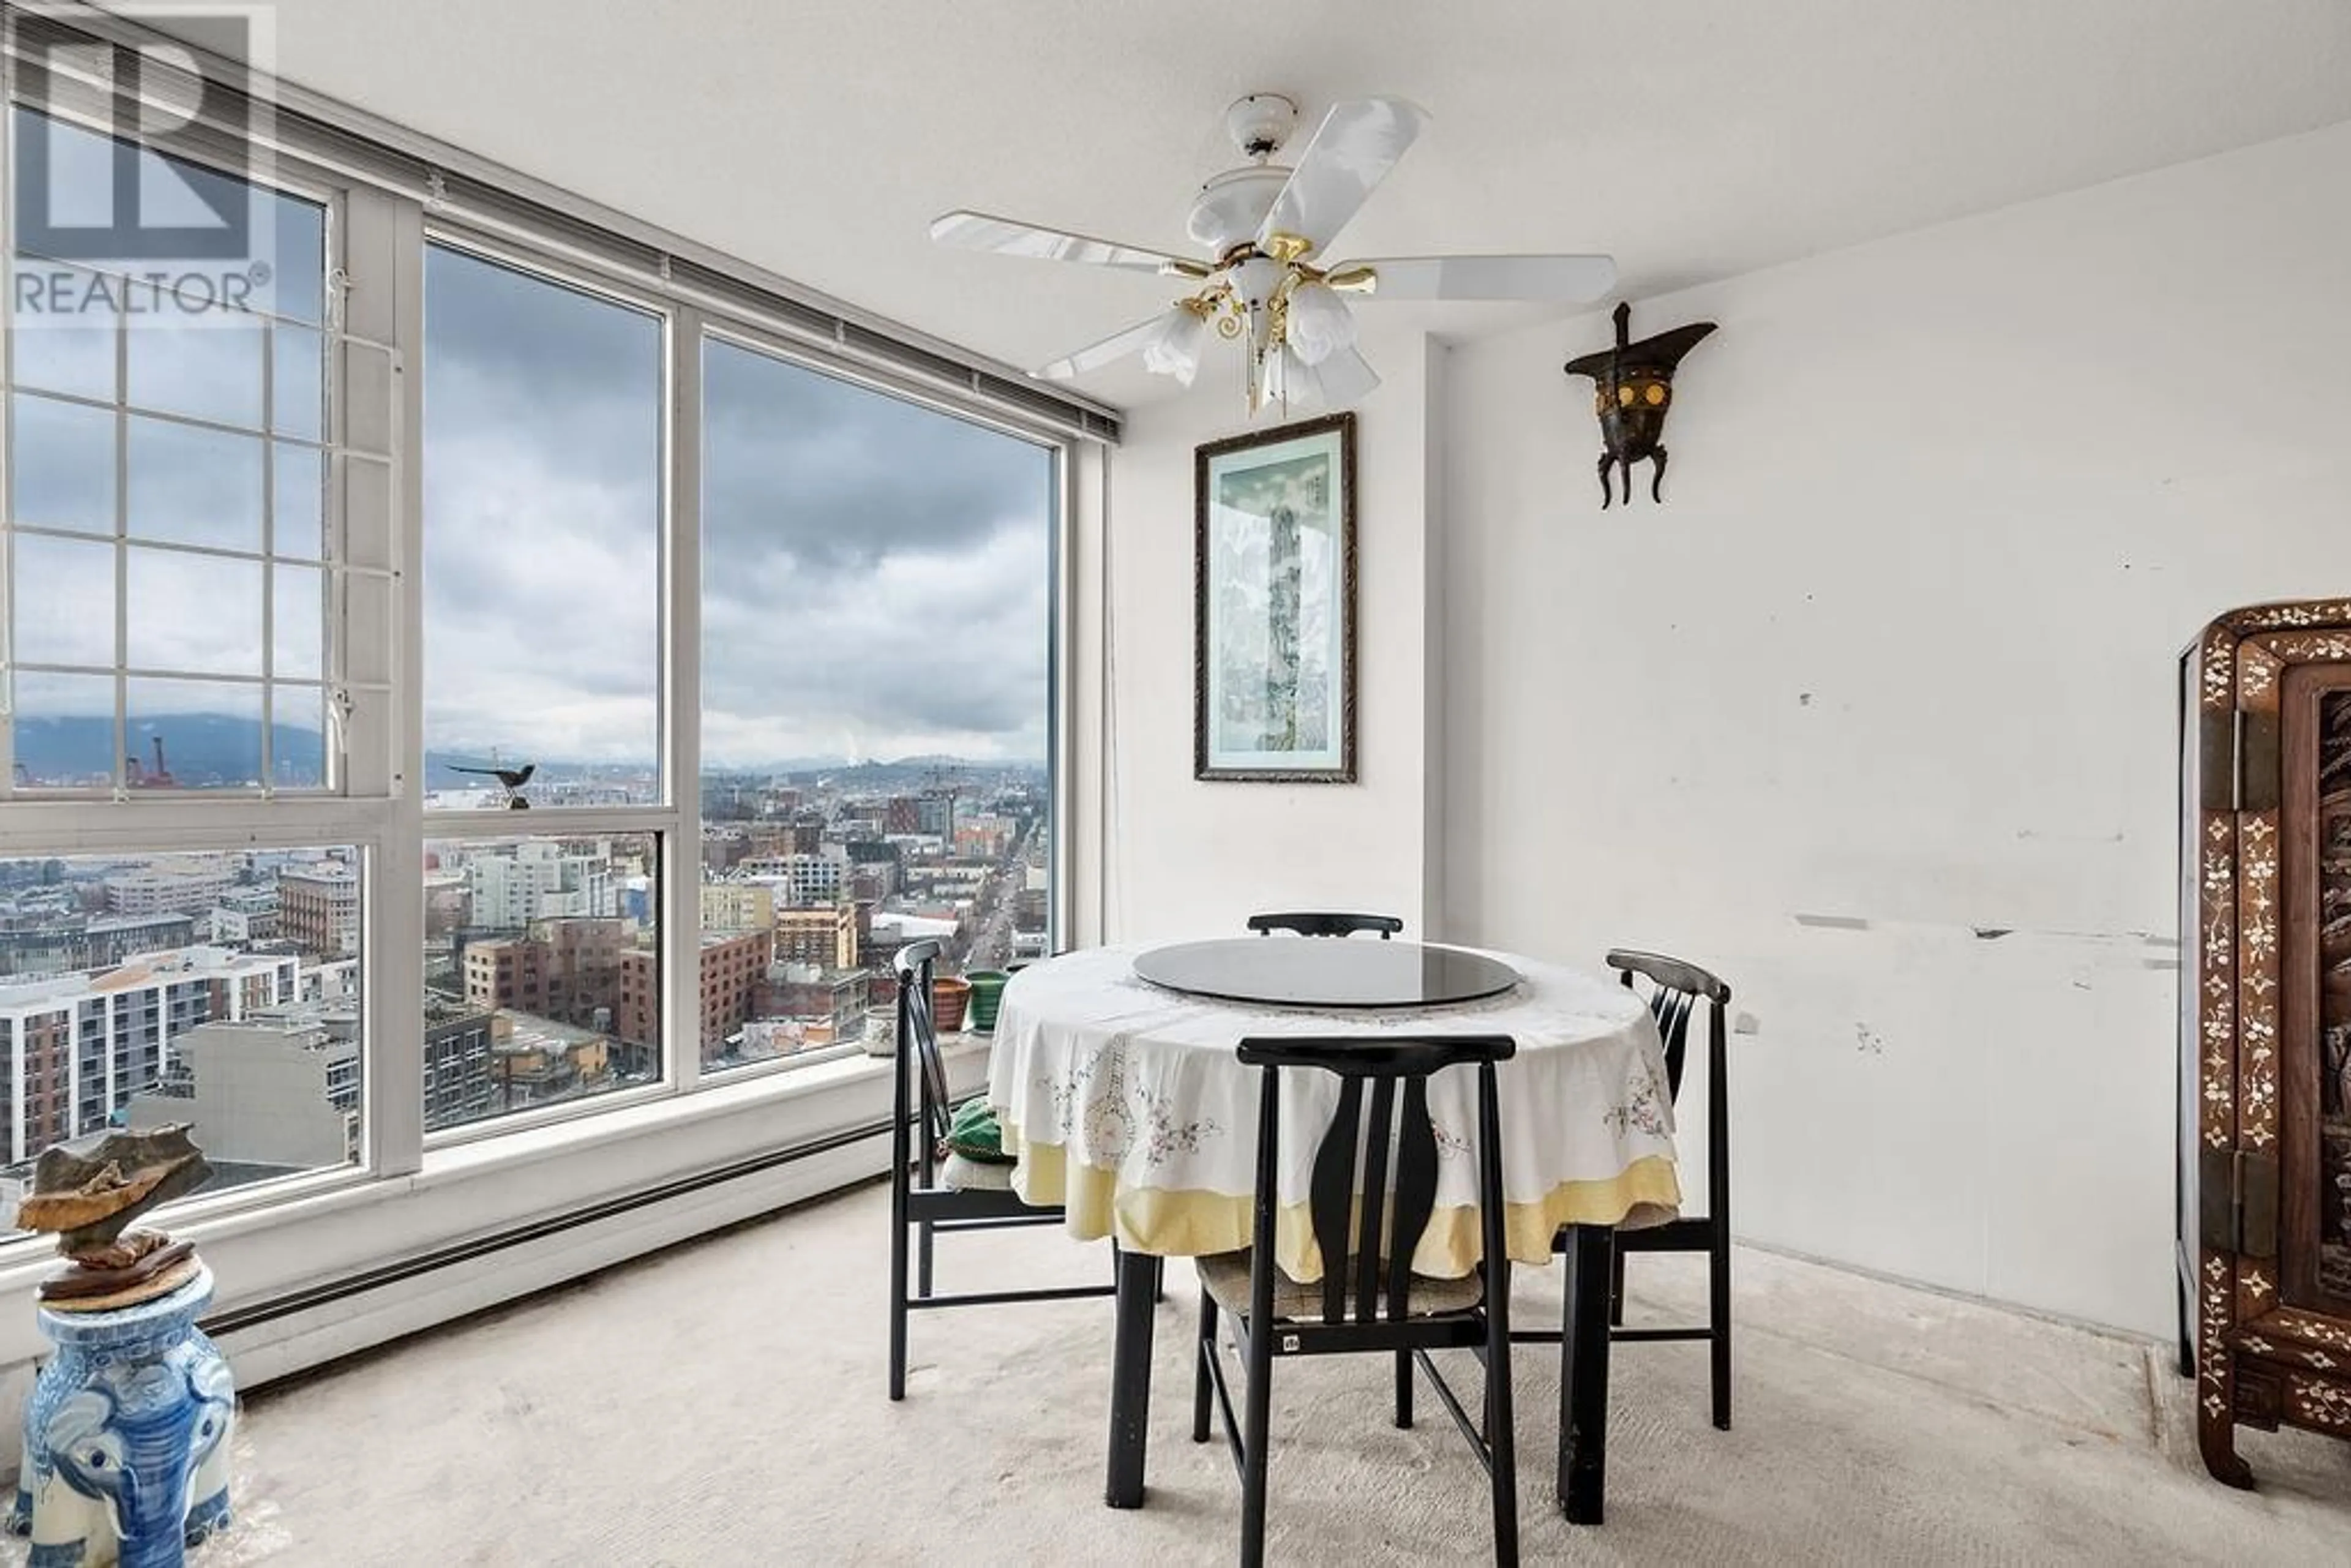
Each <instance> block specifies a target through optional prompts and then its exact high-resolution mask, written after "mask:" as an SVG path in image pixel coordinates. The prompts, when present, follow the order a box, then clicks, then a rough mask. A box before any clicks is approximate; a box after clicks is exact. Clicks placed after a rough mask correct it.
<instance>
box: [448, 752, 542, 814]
mask: <svg viewBox="0 0 2351 1568" xmlns="http://www.w3.org/2000/svg"><path fill="white" fill-rule="evenodd" d="M449 771H450V772H452V773H478V774H480V775H481V776H482V777H483V778H485V779H496V780H497V781H498V782H499V783H501V784H503V785H505V786H506V790H507V810H509V811H528V810H530V802H529V801H528V800H524V799H523V795H522V787H523V786H524V785H526V784H528V783H529V782H530V776H531V775H532V774H534V773H536V772H538V763H536V762H526V763H524V764H523V765H522V766H521V767H519V768H460V767H458V766H457V765H456V764H455V763H451V764H450V765H449Z"/></svg>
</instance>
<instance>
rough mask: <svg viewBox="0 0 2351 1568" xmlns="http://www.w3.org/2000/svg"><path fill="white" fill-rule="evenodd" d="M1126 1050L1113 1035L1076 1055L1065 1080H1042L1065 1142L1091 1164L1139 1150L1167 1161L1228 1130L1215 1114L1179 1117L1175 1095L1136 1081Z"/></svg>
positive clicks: (1147, 1159)
mask: <svg viewBox="0 0 2351 1568" xmlns="http://www.w3.org/2000/svg"><path fill="white" fill-rule="evenodd" d="M1126 1056H1127V1051H1126V1041H1125V1040H1123V1039H1113V1040H1111V1041H1110V1042H1109V1043H1107V1044H1105V1045H1104V1046H1102V1049H1101V1050H1099V1051H1094V1052H1093V1053H1092V1054H1091V1055H1089V1056H1086V1057H1084V1058H1082V1059H1081V1060H1080V1061H1077V1062H1076V1063H1075V1064H1074V1065H1073V1067H1072V1068H1071V1072H1070V1075H1069V1077H1068V1078H1067V1079H1066V1080H1061V1079H1056V1078H1053V1077H1051V1076H1045V1077H1040V1078H1039V1079H1038V1080H1037V1087H1039V1088H1040V1089H1042V1090H1044V1091H1045V1092H1046V1094H1047V1095H1048V1096H1049V1097H1050V1099H1051V1101H1052V1104H1053V1122H1054V1124H1055V1125H1056V1126H1057V1127H1058V1128H1059V1129H1060V1130H1061V1141H1062V1143H1063V1144H1064V1145H1068V1144H1071V1143H1072V1142H1077V1143H1078V1144H1079V1146H1080V1147H1081V1149H1082V1150H1083V1152H1084V1155H1085V1157H1086V1158H1087V1162H1088V1163H1089V1164H1092V1165H1098V1166H1111V1165H1117V1164H1121V1163H1123V1162H1124V1160H1125V1159H1126V1158H1127V1156H1128V1155H1131V1154H1137V1153H1139V1154H1140V1155H1141V1156H1142V1158H1143V1162H1144V1164H1145V1165H1150V1166H1164V1165H1165V1164H1166V1163H1167V1162H1168V1161H1169V1160H1171V1159H1174V1158H1175V1156H1176V1155H1196V1154H1198V1153H1199V1152H1200V1145H1201V1143H1202V1141H1203V1140H1204V1139H1207V1138H1212V1137H1215V1136H1216V1135H1217V1134H1219V1133H1222V1132H1223V1131H1224V1128H1223V1127H1222V1126H1221V1125H1220V1124H1218V1123H1217V1121H1216V1120H1215V1119H1214V1118H1213V1117H1207V1116H1202V1117H1198V1118H1196V1119H1194V1120H1191V1121H1178V1120H1176V1117H1175V1100H1174V1097H1173V1096H1172V1095H1167V1094H1155V1093H1152V1092H1149V1091H1147V1090H1144V1089H1142V1088H1140V1087H1139V1086H1137V1085H1135V1084H1134V1082H1131V1080H1130V1078H1129V1075H1128V1072H1127V1061H1126ZM1138 1130H1139V1131H1140V1133H1141V1134H1142V1135H1141V1139H1140V1142H1139V1144H1138V1141H1137V1137H1136V1134H1137V1132H1138ZM1080 1134H1082V1139H1080V1136H1079V1135H1080Z"/></svg>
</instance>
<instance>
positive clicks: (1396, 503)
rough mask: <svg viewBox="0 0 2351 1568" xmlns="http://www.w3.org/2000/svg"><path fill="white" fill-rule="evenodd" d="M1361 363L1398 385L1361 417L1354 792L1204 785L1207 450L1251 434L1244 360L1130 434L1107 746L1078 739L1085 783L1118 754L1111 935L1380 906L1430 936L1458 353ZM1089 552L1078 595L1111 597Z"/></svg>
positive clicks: (1120, 469) (1386, 343) (1113, 485)
mask: <svg viewBox="0 0 2351 1568" xmlns="http://www.w3.org/2000/svg"><path fill="white" fill-rule="evenodd" d="M1364 351H1365V354H1366V356H1367V357H1368V358H1369V359H1370V360H1371V361H1372V362H1373V363H1374V365H1375V366H1376V367H1377V368H1378V370H1379V371H1380V373H1381V375H1382V376H1383V377H1384V382H1383V384H1382V385H1381V387H1380V388H1379V389H1378V390H1377V391H1376V392H1374V393H1373V394H1372V395H1371V396H1370V397H1369V398H1367V399H1365V400H1364V402H1363V403H1362V404H1361V405H1360V406H1359V407H1358V409H1357V411H1356V415H1357V432H1356V439H1357V446H1356V465H1357V488H1358V499H1357V519H1356V527H1357V535H1356V539H1357V550H1358V556H1359V563H1360V564H1359V566H1358V575H1357V581H1356V614H1357V622H1358V624H1357V635H1356V678H1357V681H1358V687H1357V692H1358V695H1357V732H1356V733H1357V740H1356V747H1357V749H1356V768H1357V778H1358V779H1359V782H1358V783H1356V784H1354V785H1352V786H1350V785H1333V784H1240V783H1232V782H1229V781H1227V782H1216V783H1204V782H1201V781H1199V780H1197V779H1194V778H1193V776H1192V763H1193V759H1192V712H1193V705H1192V670H1193V640H1194V632H1193V592H1192V586H1193V580H1194V578H1193V573H1194V561H1193V536H1194V513H1193V505H1192V499H1193V497H1192V481H1193V449H1194V447H1195V446H1196V445H1197V444H1201V443H1203V442H1208V441H1216V440H1220V439H1222V438H1224V437H1225V436H1228V435H1232V434H1238V433H1239V432H1240V431H1242V430H1245V429H1247V428H1249V425H1248V423H1247V422H1246V421H1244V420H1242V419H1240V418H1239V417H1238V414H1239V411H1240V389H1239V385H1238V378H1230V379H1228V378H1226V377H1224V376H1222V375H1220V374H1219V372H1220V371H1228V370H1230V369H1232V366H1231V364H1230V363H1229V362H1228V361H1225V360H1220V359H1217V358H1216V357H1215V356H1214V354H1213V352H1212V356H1211V361H1210V363H1209V364H1208V365H1207V367H1205V368H1204V370H1203V372H1202V379H1203V382H1209V383H1212V384H1207V385H1203V386H1202V387H1199V388H1196V389H1195V391H1194V392H1193V393H1192V394H1191V395H1190V396H1187V397H1184V398H1181V399H1177V400H1175V401H1173V402H1164V403H1159V404H1155V405H1151V406H1148V407H1146V408H1144V409H1142V410H1140V411H1138V412H1137V413H1135V414H1134V416H1133V417H1132V418H1131V419H1130V420H1129V421H1128V423H1127V427H1126V430H1127V436H1126V442H1125V444H1123V445H1122V446H1121V447H1120V448H1119V450H1118V451H1117V453H1116V454H1115V455H1114V457H1113V462H1112V465H1111V466H1112V474H1111V480H1110V488H1109V504H1108V507H1107V517H1108V519H1109V526H1108V533H1109V538H1108V544H1107V549H1108V550H1109V565H1110V588H1109V601H1110V612H1109V618H1108V619H1109V627H1110V633H1109V634H1110V643H1111V647H1112V650H1113V652H1112V655H1111V657H1112V660H1113V664H1112V668H1111V673H1110V681H1111V686H1112V703H1111V711H1110V715H1109V719H1108V724H1107V741H1106V743H1105V742H1104V741H1103V739H1102V730H1103V726H1102V724H1100V723H1099V722H1085V723H1081V738H1080V744H1081V763H1080V773H1081V776H1083V775H1084V774H1086V773H1087V772H1088V771H1090V770H1091V768H1094V767H1100V766H1102V764H1101V759H1100V756H1099V754H1097V753H1096V752H1095V748H1096V747H1102V746H1104V745H1105V744H1106V747H1107V753H1108V763H1107V770H1106V779H1107V783H1106V787H1105V791H1104V792H1105V795H1106V797H1107V798H1106V800H1104V801H1103V802H1102V806H1101V813H1102V815H1101V818H1100V820H1101V821H1102V823H1103V826H1104V829H1105V837H1106V840H1107V850H1106V859H1107V865H1106V867H1105V868H1104V869H1105V871H1106V876H1107V882H1106V889H1105V892H1104V894H1103V895H1102V905H1103V908H1102V918H1101V925H1100V927H1099V929H1100V930H1101V932H1102V935H1103V936H1104V937H1105V938H1106V939H1107V940H1111V941H1131V940H1147V939H1156V938H1164V937H1177V936H1200V935H1203V934H1208V933H1221V932H1230V933H1233V934H1236V935H1238V934H1239V932H1240V930H1241V922H1242V921H1243V920H1244V919H1245V918H1246V917H1247V916H1248V915H1249V914H1250V912H1252V911H1254V910H1259V909H1271V908H1310V909H1311V908H1339V909H1369V910H1378V911H1382V912H1386V913H1393V914H1396V915H1403V916H1404V917H1405V921H1406V922H1407V924H1408V925H1409V926H1410V927H1411V928H1413V929H1414V930H1416V931H1417V930H1420V929H1423V928H1425V927H1426V923H1427V921H1428V919H1429V916H1430V915H1431V913H1432V908H1433V893H1434V889H1435V887H1436V885H1437V884H1436V882H1435V880H1434V879H1433V878H1432V876H1431V875H1430V868H1429V866H1428V864H1427V859H1428V857H1429V855H1430V854H1431V853H1432V852H1434V849H1435V843H1434V841H1433V839H1432V837H1431V835H1430V833H1429V831H1428V828H1427V813H1428V810H1429V804H1430V801H1431V800H1432V799H1433V798H1434V790H1435V781H1434V780H1433V779H1432V778H1431V770H1430V769H1429V768H1427V767H1426V758H1427V756H1428V755H1429V751H1430V749H1431V748H1430V747H1428V746H1427V744H1426V730H1427V725H1428V713H1427V707H1428V702H1429V698H1430V696H1431V695H1432V693H1431V688H1430V685H1429V680H1430V674H1429V672H1430V670H1431V668H1432V661H1433V660H1434V657H1435V650H1434V649H1433V648H1432V646H1431V645H1430V643H1429V629H1430V626H1431V617H1430V616H1429V615H1428V613H1427V607H1426V593H1427V591H1428V589H1429V584H1430V583H1431V582H1432V580H1435V579H1433V578H1432V576H1431V574H1430V572H1429V570H1428V563H1427V561H1426V548H1427V541H1428V535H1429V511H1430V508H1429V500H1430V492H1431V488H1432V486H1433V484H1434V481H1435V475H1436V470H1435V469H1434V468H1433V467H1432V466H1431V465H1430V462H1429V455H1430V424H1429V414H1430V411H1431V408H1432V406H1433V405H1432V403H1431V402H1430V397H1429V392H1430V389H1431V387H1432V386H1433V385H1437V384H1441V377H1442V370H1443V360H1444V356H1445V350H1443V349H1442V348H1440V347H1438V346H1437V345H1436V344H1434V343H1432V342H1430V341H1429V340H1427V339H1426V336H1425V335H1423V334H1419V333H1416V332H1391V333H1387V334H1385V335H1382V336H1367V339H1366V341H1365V344H1364ZM1264 423H1267V424H1270V423H1275V422H1274V421H1271V420H1268V421H1265V422H1264ZM1080 548H1081V552H1087V553H1089V559H1090V565H1085V566H1081V569H1080V575H1081V579H1083V586H1082V587H1081V596H1082V595H1083V594H1085V593H1092V595H1093V596H1094V597H1095V598H1097V599H1099V597H1100V592H1099V590H1098V589H1097V588H1095V587H1094V586H1093V585H1094V584H1095V583H1096V582H1097V581H1098V579H1097V578H1095V577H1092V576H1089V575H1088V573H1089V571H1096V572H1098V571H1099V570H1100V566H1101V562H1100V560H1099V559H1098V558H1092V556H1091V553H1090V552H1091V551H1092V550H1098V549H1101V548H1102V541H1101V540H1100V539H1099V538H1091V537H1089V538H1081V543H1080ZM1082 608H1083V606H1082V603H1081V610H1082ZM1084 620H1086V617H1084V616H1083V615H1082V614H1081V622H1083V621H1084ZM1086 651H1087V650H1086V644H1085V642H1084V641H1082V640H1081V645H1080V653H1081V656H1082V654H1083V653H1085V652H1086ZM1082 859H1083V857H1081V860H1082ZM1083 904H1084V900H1083V896H1082V891H1081V911H1082V909H1083ZM1083 929H1085V923H1084V920H1083V917H1082V915H1081V930H1083Z"/></svg>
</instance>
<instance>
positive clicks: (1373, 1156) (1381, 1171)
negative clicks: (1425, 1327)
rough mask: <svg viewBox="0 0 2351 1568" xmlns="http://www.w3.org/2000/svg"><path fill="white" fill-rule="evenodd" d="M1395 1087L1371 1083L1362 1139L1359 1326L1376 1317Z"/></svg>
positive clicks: (1357, 1264) (1357, 1237)
mask: <svg viewBox="0 0 2351 1568" xmlns="http://www.w3.org/2000/svg"><path fill="white" fill-rule="evenodd" d="M1395 1086H1396V1081H1395V1079H1393V1078H1374V1080H1372V1124H1371V1130H1370V1134H1369V1135H1368V1136H1367V1137H1366V1138H1365V1139H1364V1183H1363V1192H1364V1219H1363V1228H1361V1229H1360V1230H1358V1231H1356V1233H1355V1321H1356V1322H1362V1323H1367V1322H1371V1321H1372V1320H1373V1319H1374V1318H1375V1317H1377V1316H1379V1309H1380V1231H1381V1230H1382V1228H1384V1226H1383V1222H1384V1220H1385V1219H1386V1218H1387V1214H1386V1208H1387V1202H1386V1199H1385V1197H1384V1194H1385V1193H1386V1192H1387V1188H1388V1141H1389V1139H1390V1137H1391V1136H1392V1133H1391V1129H1392V1128H1394V1127H1395ZM1414 1239H1415V1240H1417V1239H1418V1238H1417V1237H1416V1238H1414Z"/></svg>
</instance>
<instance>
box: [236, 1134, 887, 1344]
mask: <svg viewBox="0 0 2351 1568" xmlns="http://www.w3.org/2000/svg"><path fill="white" fill-rule="evenodd" d="M889 1131H890V1121H889V1118H888V1117H886V1116H885V1117H883V1118H882V1119H881V1120H879V1121H875V1122H868V1123H864V1124H861V1125H858V1126H854V1127H851V1128H849V1129H847V1130H846V1131H843V1132H839V1133H832V1134H827V1135H826V1136H824V1137H821V1138H816V1139H812V1140H810V1142H808V1143H804V1144H795V1145H791V1146H790V1147H789V1148H782V1149H775V1150H771V1151H769V1152H768V1153H767V1154H764V1155H752V1156H751V1157H749V1158H748V1159H741V1160H737V1161H735V1162H733V1163H732V1164H729V1165H724V1166H713V1167H712V1168H710V1169H709V1170H705V1171H696V1172H695V1173H694V1174H693V1175H692V1176H679V1177H677V1178H676V1179H674V1180H673V1181H665V1182H663V1183H660V1184H659V1185H657V1186H649V1187H645V1188H643V1190H641V1191H637V1192H632V1193H626V1194H623V1195H622V1196H621V1197H608V1198H604V1199H601V1201H599V1202H595V1203H590V1204H583V1205H581V1206H580V1207H578V1208H571V1209H566V1210H564V1211H563V1212H562V1213H560V1214H555V1215H549V1217H548V1218H544V1219H534V1220H532V1221H530V1222H529V1223H528V1224H526V1225H517V1226H514V1227H512V1228H508V1229H505V1230H497V1231H492V1232H491V1233H489V1234H488V1235H486V1236H477V1237H475V1238H473V1239H471V1240H467V1241H458V1242H453V1243H451V1244H450V1245H449V1246H446V1247H439V1248H435V1249H433V1250H432V1251H429V1252H420V1253H418V1254H416V1255H415V1256H414V1257H412V1258H403V1259H402V1260H400V1261H398V1262H396V1263H386V1264H384V1265H383V1266H382V1267H381V1268H376V1269H367V1270H361V1271H360V1272H359V1273H356V1274H347V1275H345V1276H343V1277H342V1278H341V1279H339V1280H331V1281H327V1282H326V1283H324V1284H319V1285H311V1286H307V1287H305V1288H304V1289H302V1290H299V1291H287V1293H286V1294H284V1295H282V1296H273V1297H271V1298H270V1299H268V1300H267V1301H255V1302H253V1303H251V1304H250V1305H247V1306H243V1307H238V1308H235V1309H234V1310H232V1311H229V1312H215V1313H214V1314H213V1315H211V1316H210V1317H207V1318H205V1319H204V1320H203V1322H202V1326H203V1328H204V1333H208V1334H212V1335H215V1336H217V1335H221V1334H231V1333H238V1332H239V1331H241V1330H245V1329H250V1328H256V1327H258V1326H260V1325H261V1324H263V1323H269V1322H277V1320H279V1319H280V1318H289V1317H292V1316H294V1315H295V1314H296V1313H298V1312H309V1311H312V1310H313V1309H315V1308H318V1307H323V1306H327V1305H329V1304H331V1303H333V1302H335V1301H348V1300H350V1298H351V1297H353V1296H358V1295H364V1294H365V1293H366V1292H368V1291H377V1290H381V1289H382V1288H383V1287H384V1286H386V1285H395V1284H399V1283H400V1282H402V1281H406V1280H413V1279H416V1278H418V1277H420V1276H422V1275H425V1274H430V1273H432V1272H434V1270H440V1269H448V1268H453V1267H455V1265H457V1264H460V1263H469V1262H472V1261H473V1260H475V1259H478V1258H487V1257H490V1256H493V1255H494V1254H496V1253H499V1252H504V1251H507V1250H508V1249H512V1248H516V1247H522V1246H527V1245H528V1244H529V1243H531V1242H534V1241H541V1240H545V1239H547V1238H549V1237H550V1236H560V1235H562V1234H563V1233H564V1232H566V1231H569V1230H577V1229H579V1228H581V1227H582V1226H588V1225H594V1224H597V1223H599V1222H600V1221H602V1220H606V1219H610V1218H613V1217H614V1216H616V1215H622V1214H628V1213H631V1212H632V1211H633V1210H636V1209H640V1208H647V1207H652V1206H653V1205H654V1204H657V1203H666V1202H668V1201H669V1200H671V1199H672V1198H677V1197H686V1196H687V1195H689V1194H692V1193H697V1192H705V1191H707V1190H709V1189H710V1188H712V1187H714V1186H723V1185H725V1184H726V1183H727V1182H730V1181H741V1180H742V1179H744V1178H745V1177H746V1176H758V1175H761V1174H762V1173H764V1172H767V1171H772V1170H777V1169H780V1168H781V1167H783V1166H789V1165H793V1164H795V1163H797V1162H799V1161H800V1160H806V1159H813V1158H815V1157H816V1156H817V1155H826V1154H831V1152H832V1151H834V1150H835V1149H840V1148H845V1147H847V1146H848V1145H851V1144H855V1143H862V1142H863V1141H864V1140H865V1139H867V1138H879V1137H883V1136H886V1135H887V1134H889Z"/></svg>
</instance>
